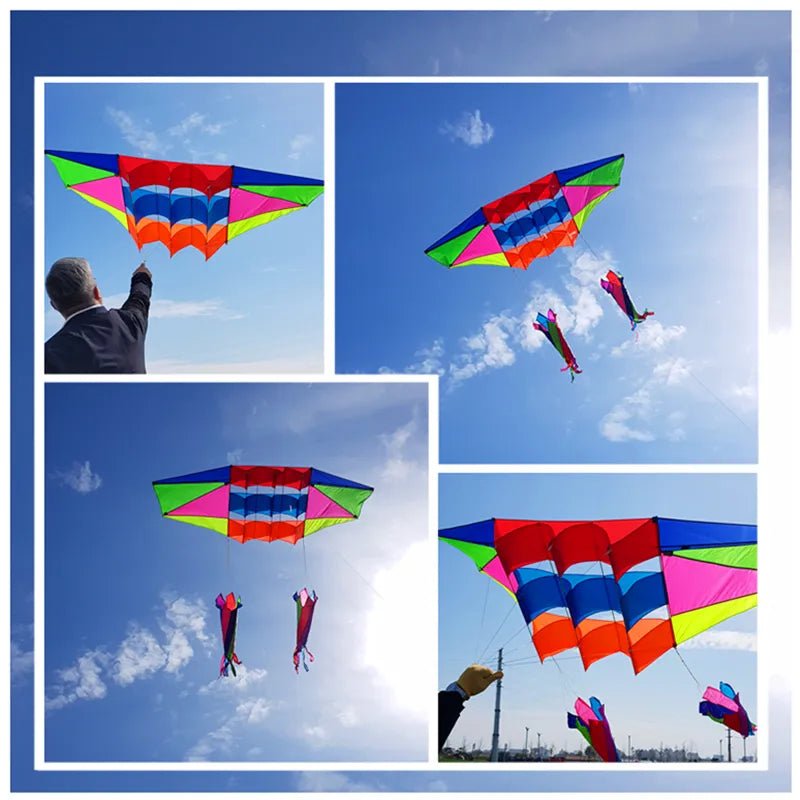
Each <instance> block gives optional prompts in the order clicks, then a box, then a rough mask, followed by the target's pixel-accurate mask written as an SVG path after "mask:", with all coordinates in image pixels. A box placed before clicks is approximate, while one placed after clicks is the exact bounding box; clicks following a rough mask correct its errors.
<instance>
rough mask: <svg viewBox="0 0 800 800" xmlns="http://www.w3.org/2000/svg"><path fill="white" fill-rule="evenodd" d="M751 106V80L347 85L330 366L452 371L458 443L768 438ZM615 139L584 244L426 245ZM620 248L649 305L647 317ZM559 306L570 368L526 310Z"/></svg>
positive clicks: (744, 445)
mask: <svg viewBox="0 0 800 800" xmlns="http://www.w3.org/2000/svg"><path fill="white" fill-rule="evenodd" d="M756 123H757V116H756V89H755V87H754V86H752V85H750V86H742V85H698V86H695V85H677V84H669V85H653V84H614V85H603V84H600V85H587V84H577V85H567V84H560V85H559V84H557V85H538V86H528V85H515V84H505V85H479V84H466V85H432V86H431V85H428V86H426V85H420V84H416V85H394V86H392V85H368V86H367V85H358V86H340V87H339V88H338V89H337V125H338V132H337V137H336V141H337V198H336V199H337V220H338V226H339V229H338V236H337V249H338V256H337V257H338V264H339V267H338V271H337V283H336V287H337V318H336V319H337V369H338V370H339V371H343V372H348V371H359V372H370V371H375V370H390V371H397V372H403V371H405V372H436V373H438V374H440V375H441V377H442V402H441V458H442V461H444V462H459V461H462V462H463V461H467V462H474V463H479V462H501V463H502V462H512V463H513V462H531V461H540V462H541V461H544V462H559V461H567V462H571V461H599V462H634V461H656V462H659V461H660V462H680V461H710V462H724V461H751V460H753V459H755V456H756V452H755V446H756V432H755V431H756V424H755V419H756V416H755V412H756V368H757V361H756V356H757V348H756V341H757V340H756V332H757V328H756V324H757V313H756V312H757V303H756V297H757V292H756V288H757V269H756V267H757V261H756V259H757V251H756V225H755V219H756V217H755V214H756V207H757V204H756V194H755V192H756V180H757V170H756V156H757V150H756V133H757V127H756ZM621 152H624V153H625V155H626V162H625V169H624V170H623V173H622V185H621V187H620V188H619V189H618V190H617V191H615V192H614V193H613V194H612V195H611V196H610V197H609V198H607V199H606V200H604V201H603V202H602V203H601V204H600V205H599V206H598V207H597V209H596V210H595V211H594V213H593V215H592V216H591V217H590V218H589V220H588V221H587V223H586V224H585V226H584V228H583V231H582V238H579V240H578V244H577V246H576V247H575V248H561V249H559V250H557V251H556V252H555V253H554V254H553V255H551V256H550V257H548V258H546V259H539V260H538V261H535V262H533V264H532V265H531V266H530V267H529V269H528V271H527V272H525V271H521V270H510V269H502V268H495V267H464V268H461V269H453V270H447V269H446V268H444V267H442V266H441V265H439V264H437V263H435V262H434V261H432V260H431V259H429V258H428V257H426V256H425V255H424V253H423V250H424V248H425V247H426V246H428V245H430V244H432V243H433V242H434V241H435V240H436V239H438V238H439V236H441V235H442V234H444V233H446V232H447V231H448V230H449V229H450V228H451V227H453V226H454V225H455V224H457V223H458V222H460V221H461V220H462V219H463V218H464V217H466V216H468V215H469V214H470V213H472V212H473V211H474V210H475V209H477V208H478V207H479V206H480V205H482V204H483V203H485V202H489V201H490V200H493V199H494V198H496V197H499V196H501V195H503V194H505V193H507V192H508V191H512V190H513V189H516V188H517V187H518V186H520V185H523V184H524V183H527V182H529V181H531V180H534V179H536V178H538V177H541V176H542V175H545V174H546V173H548V172H549V171H551V170H552V169H559V168H564V167H567V166H571V165H573V164H577V163H582V162H585V161H591V160H594V159H598V158H603V157H606V156H610V155H615V154H617V153H621ZM389 187H391V188H390V189H389ZM584 234H585V235H584ZM587 242H588V245H587ZM609 268H613V269H616V270H617V271H618V272H621V273H622V274H623V275H624V276H625V278H626V285H627V287H628V290H629V292H630V293H631V296H632V298H633V300H634V303H635V304H636V305H637V307H638V308H639V310H640V311H642V310H644V308H645V307H647V308H650V309H652V310H654V311H655V314H656V316H655V317H651V318H649V319H648V320H647V322H646V323H645V324H644V325H642V326H640V328H639V329H638V337H637V336H636V335H634V334H632V333H631V332H630V327H629V324H628V321H627V318H626V317H625V316H624V315H623V314H622V312H620V311H619V309H618V308H617V306H616V305H615V304H614V303H613V301H612V300H611V298H610V297H609V296H608V295H606V293H605V292H604V291H603V290H602V289H601V288H600V285H599V279H600V278H601V277H604V276H605V274H606V272H607V271H608V269H609ZM548 308H553V309H554V310H555V311H556V312H558V314H559V322H560V325H561V328H562V331H563V332H564V334H565V336H566V338H567V340H568V342H569V343H570V346H571V347H572V350H573V352H574V353H575V355H576V357H577V360H578V363H579V364H580V365H581V367H582V368H583V374H581V375H579V376H577V378H576V380H575V382H574V384H570V381H569V378H568V376H567V375H566V374H563V373H561V372H560V371H559V370H560V368H561V367H562V366H563V362H562V360H561V359H560V357H559V356H558V354H557V353H556V352H555V351H554V349H553V348H552V347H551V346H549V344H548V343H547V340H546V339H545V337H544V336H543V335H541V334H540V333H538V332H536V331H534V330H533V329H532V328H531V321H532V319H534V318H535V316H536V313H537V312H539V311H540V312H542V313H546V312H547V310H548ZM464 430H469V431H470V436H469V437H465V436H464V435H463V432H464Z"/></svg>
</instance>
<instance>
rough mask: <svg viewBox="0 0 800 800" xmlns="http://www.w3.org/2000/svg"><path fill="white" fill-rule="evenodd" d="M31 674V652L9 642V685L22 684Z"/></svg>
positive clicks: (12, 641) (13, 642)
mask: <svg viewBox="0 0 800 800" xmlns="http://www.w3.org/2000/svg"><path fill="white" fill-rule="evenodd" d="M32 672H33V650H25V649H24V648H23V647H22V646H21V645H20V644H19V643H17V642H16V641H14V640H13V639H12V640H11V683H12V684H18V683H22V682H23V681H24V680H25V679H26V678H27V677H28V675H30V674H31V673H32Z"/></svg>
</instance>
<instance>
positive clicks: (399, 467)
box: [380, 416, 419, 481]
mask: <svg viewBox="0 0 800 800" xmlns="http://www.w3.org/2000/svg"><path fill="white" fill-rule="evenodd" d="M418 427H419V423H418V420H417V417H416V416H415V417H414V418H413V419H410V420H409V421H408V422H407V423H406V424H405V425H401V426H400V427H399V428H397V429H396V430H394V431H392V432H391V433H384V434H381V437H380V439H381V444H382V445H383V446H384V449H385V450H386V464H385V465H384V468H383V477H384V478H385V479H386V480H387V481H393V480H402V479H404V478H406V477H407V476H408V475H409V473H410V472H411V471H412V470H414V469H416V468H418V466H419V465H418V464H417V463H416V462H415V461H414V460H413V459H411V458H409V456H408V453H407V446H408V443H409V440H411V439H412V438H413V437H415V436H416V434H417V429H418Z"/></svg>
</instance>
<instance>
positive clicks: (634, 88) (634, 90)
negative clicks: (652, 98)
mask: <svg viewBox="0 0 800 800" xmlns="http://www.w3.org/2000/svg"><path fill="white" fill-rule="evenodd" d="M628 94H632V95H637V94H644V84H643V83H629V84H628Z"/></svg>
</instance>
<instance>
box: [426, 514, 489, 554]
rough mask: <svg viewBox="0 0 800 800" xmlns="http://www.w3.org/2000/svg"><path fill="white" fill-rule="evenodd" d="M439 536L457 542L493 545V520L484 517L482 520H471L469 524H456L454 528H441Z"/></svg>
mask: <svg viewBox="0 0 800 800" xmlns="http://www.w3.org/2000/svg"><path fill="white" fill-rule="evenodd" d="M439 536H441V537H442V538H444V539H454V540H456V541H457V542H470V543H471V544H483V545H486V546H488V547H494V520H493V519H485V520H483V521H482V522H471V523H470V524H469V525H456V526H455V527H454V528H442V529H441V530H440V531H439Z"/></svg>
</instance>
